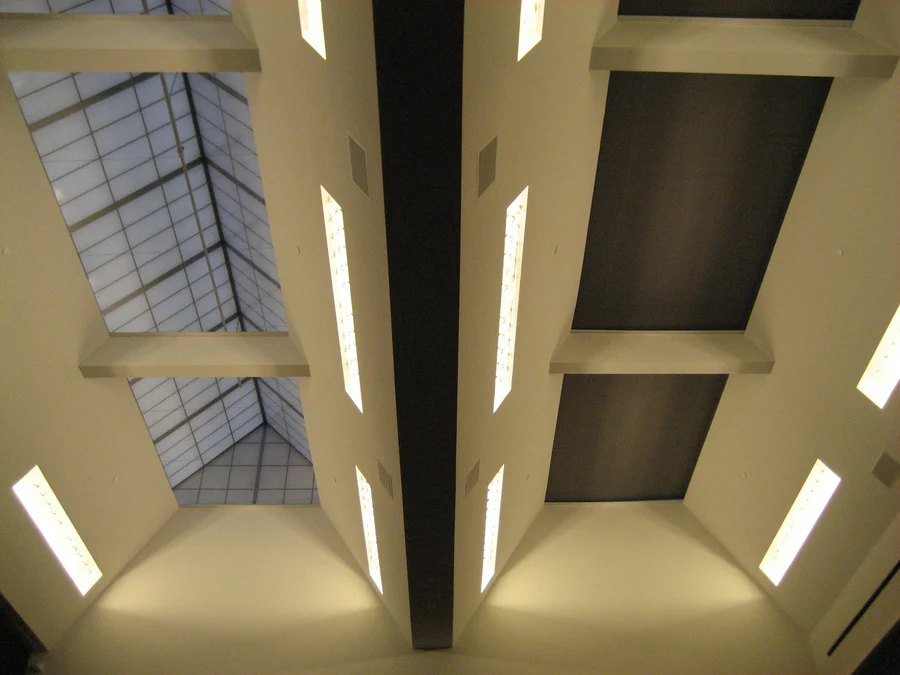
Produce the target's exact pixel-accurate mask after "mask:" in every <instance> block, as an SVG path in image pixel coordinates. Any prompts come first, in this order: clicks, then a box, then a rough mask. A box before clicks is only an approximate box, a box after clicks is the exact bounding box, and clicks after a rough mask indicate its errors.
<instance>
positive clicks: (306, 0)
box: [299, 0, 325, 59]
mask: <svg viewBox="0 0 900 675" xmlns="http://www.w3.org/2000/svg"><path fill="white" fill-rule="evenodd" d="M299 4H300V35H302V36H303V39H304V40H306V41H307V42H308V43H309V45H310V46H311V47H312V48H313V49H315V50H316V51H317V52H319V56H321V57H322V58H323V59H324V58H325V26H324V25H323V24H322V0H299Z"/></svg>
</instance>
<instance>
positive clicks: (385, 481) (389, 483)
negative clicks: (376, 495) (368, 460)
mask: <svg viewBox="0 0 900 675" xmlns="http://www.w3.org/2000/svg"><path fill="white" fill-rule="evenodd" d="M378 479H379V480H380V481H381V484H382V485H383V486H384V489H385V490H387V492H388V494H389V495H390V496H391V499H393V498H394V479H393V478H392V477H391V474H389V473H388V471H387V469H385V468H384V464H382V463H381V460H378Z"/></svg>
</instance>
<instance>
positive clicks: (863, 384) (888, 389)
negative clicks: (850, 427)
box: [856, 307, 900, 408]
mask: <svg viewBox="0 0 900 675" xmlns="http://www.w3.org/2000/svg"><path fill="white" fill-rule="evenodd" d="M898 381H900V307H898V308H897V311H896V312H895V313H894V318H893V319H891V322H890V324H888V327H887V330H886V331H884V336H883V337H882V338H881V342H879V343H878V348H877V349H876V350H875V353H874V354H873V355H872V360H871V361H869V365H868V366H866V370H865V372H864V373H863V376H862V378H860V380H859V384H857V385H856V388H857V389H859V390H860V391H861V392H862V393H863V394H865V395H866V397H867V398H868V399H869V400H870V401H872V403H874V404H875V405H877V406H878V407H879V408H884V404H885V403H887V402H888V399H889V398H890V397H891V394H892V393H893V392H894V389H895V388H896V387H897V382H898Z"/></svg>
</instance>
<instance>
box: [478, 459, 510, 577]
mask: <svg viewBox="0 0 900 675" xmlns="http://www.w3.org/2000/svg"><path fill="white" fill-rule="evenodd" d="M504 468H505V465H504V466H501V467H500V470H499V471H498V472H497V475H496V476H494V478H493V479H492V480H491V482H490V484H489V485H488V490H487V509H486V513H485V517H484V562H483V563H482V565H481V592H482V593H483V592H484V589H485V588H487V585H488V583H490V581H491V579H492V578H493V577H494V570H495V569H496V567H497V538H498V537H499V536H500V502H501V497H502V496H503V469H504Z"/></svg>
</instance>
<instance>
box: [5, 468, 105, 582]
mask: <svg viewBox="0 0 900 675" xmlns="http://www.w3.org/2000/svg"><path fill="white" fill-rule="evenodd" d="M13 492H15V493H16V497H18V498H19V501H20V502H22V506H24V507H25V511H27V512H28V515H29V516H30V517H31V520H32V521H33V522H34V524H35V526H36V527H37V529H38V530H39V531H40V533H41V534H42V535H43V537H44V540H45V541H46V542H47V545H48V546H49V547H50V550H51V551H53V553H54V554H55V555H56V558H57V560H59V562H60V564H61V565H62V566H63V569H64V570H65V571H66V573H67V574H68V575H69V577H71V579H72V581H73V582H75V586H76V588H78V590H79V592H80V593H81V594H82V595H84V594H85V593H87V592H88V591H89V590H91V587H92V586H93V585H94V584H96V583H97V581H98V580H99V579H100V577H101V576H103V573H102V572H100V568H99V567H97V563H95V562H94V559H93V558H92V557H91V553H90V551H88V549H87V546H85V545H84V542H83V541H82V540H81V537H80V536H79V535H78V531H77V530H76V529H75V526H74V525H73V524H72V521H71V520H69V516H67V515H66V512H65V510H64V509H63V507H62V504H60V503H59V500H58V499H57V498H56V495H55V494H53V490H51V489H50V485H49V484H48V483H47V479H46V478H44V474H43V473H41V470H40V468H38V467H37V466H35V467H34V468H33V469H32V470H31V471H29V472H28V473H26V474H25V476H24V477H23V478H22V479H21V480H20V481H19V482H18V483H16V484H15V485H13Z"/></svg>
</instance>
